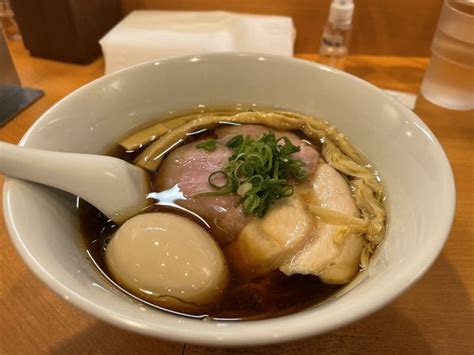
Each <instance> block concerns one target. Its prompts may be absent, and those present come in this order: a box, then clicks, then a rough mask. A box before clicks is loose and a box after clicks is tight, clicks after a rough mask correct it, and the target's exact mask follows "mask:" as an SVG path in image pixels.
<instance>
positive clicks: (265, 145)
mask: <svg viewBox="0 0 474 355" xmlns="http://www.w3.org/2000/svg"><path fill="white" fill-rule="evenodd" d="M207 141H210V140H206V141H203V142H201V143H200V144H198V148H201V147H200V145H202V148H204V149H207V148H205V146H206V147H207V146H208V145H207V144H206V145H205V144H204V143H206V142H207ZM212 141H213V142H212V144H213V146H214V147H215V140H212ZM209 144H211V143H209ZM226 146H227V147H229V148H230V149H232V150H233V154H232V156H231V157H230V158H229V162H228V163H227V164H225V165H224V166H223V167H222V169H221V170H218V171H215V172H213V173H212V174H211V175H210V176H209V179H208V181H209V185H210V186H211V187H213V188H214V189H216V191H207V192H200V193H198V194H195V195H193V197H199V196H222V195H230V194H237V195H238V196H240V199H239V200H238V201H237V202H236V204H235V205H236V206H239V205H242V210H243V212H244V213H245V214H253V215H255V216H257V217H260V218H261V217H263V216H264V215H265V213H267V211H268V210H269V209H270V207H271V206H272V205H273V204H274V203H275V201H276V200H278V199H281V198H284V197H288V196H291V195H292V194H293V192H294V184H295V181H298V182H299V181H303V180H305V179H306V178H307V176H308V172H307V171H306V169H305V168H304V166H305V164H304V162H302V161H301V160H299V159H297V158H294V157H292V156H291V155H292V154H294V153H297V152H299V151H300V148H299V147H298V146H295V145H294V144H293V143H292V142H291V140H290V139H289V138H288V137H281V138H278V139H277V138H276V137H275V134H274V133H273V132H271V131H269V132H268V133H265V134H264V135H263V136H261V137H260V138H259V139H252V138H250V137H244V136H243V135H237V136H234V137H232V138H231V139H230V140H229V141H228V142H227V144H226Z"/></svg>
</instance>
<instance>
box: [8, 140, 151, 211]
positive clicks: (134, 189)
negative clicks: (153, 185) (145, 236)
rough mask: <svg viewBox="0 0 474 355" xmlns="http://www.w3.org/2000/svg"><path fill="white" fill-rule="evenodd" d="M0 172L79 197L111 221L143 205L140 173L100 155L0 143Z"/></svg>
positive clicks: (146, 183) (144, 175) (145, 183)
mask: <svg viewBox="0 0 474 355" xmlns="http://www.w3.org/2000/svg"><path fill="white" fill-rule="evenodd" d="M0 173H3V174H5V175H7V176H11V177H15V178H19V179H23V180H28V181H33V182H37V183H40V184H44V185H48V186H52V187H55V188H57V189H60V190H64V191H67V192H69V193H71V194H73V195H76V196H79V197H81V198H83V199H84V200H86V201H88V202H89V203H91V204H92V205H94V206H95V207H96V208H98V209H99V210H100V211H101V212H102V213H104V214H105V215H106V216H107V217H109V218H111V219H113V220H115V219H117V215H118V214H121V213H125V212H126V211H127V210H128V209H130V208H133V207H136V206H140V205H141V206H143V205H145V201H146V195H147V194H148V192H149V181H148V175H147V173H145V171H144V170H142V169H140V168H138V167H136V166H134V165H132V164H129V163H127V162H125V161H123V160H120V159H118V158H112V157H107V156H103V155H91V154H77V153H62V152H52V151H45V150H38V149H30V148H23V147H19V146H17V145H13V144H9V143H5V142H0Z"/></svg>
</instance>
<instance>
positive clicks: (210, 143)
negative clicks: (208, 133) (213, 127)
mask: <svg viewBox="0 0 474 355" xmlns="http://www.w3.org/2000/svg"><path fill="white" fill-rule="evenodd" d="M196 148H198V149H204V150H207V151H212V150H214V149H216V140H215V139H214V138H209V139H206V140H204V141H202V142H201V143H198V144H197V145H196Z"/></svg>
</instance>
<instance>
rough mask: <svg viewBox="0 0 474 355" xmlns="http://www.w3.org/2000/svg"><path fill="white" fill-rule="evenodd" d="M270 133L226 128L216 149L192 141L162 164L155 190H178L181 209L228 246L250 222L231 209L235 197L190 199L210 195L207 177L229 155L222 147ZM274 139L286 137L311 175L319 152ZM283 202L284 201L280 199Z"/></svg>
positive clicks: (218, 132)
mask: <svg viewBox="0 0 474 355" xmlns="http://www.w3.org/2000/svg"><path fill="white" fill-rule="evenodd" d="M268 131H269V129H268V128H266V127H263V126H258V125H242V126H228V127H222V128H219V129H216V132H215V133H216V135H217V138H218V140H217V143H216V149H215V150H213V151H207V150H204V149H198V148H197V147H196V145H197V144H198V143H199V142H197V141H194V142H192V143H188V144H185V145H183V146H181V147H178V148H176V149H174V150H173V151H171V153H170V154H169V155H168V156H167V157H166V158H165V159H164V160H163V162H162V164H161V166H160V168H159V171H158V173H157V175H156V178H155V186H154V187H155V189H156V190H157V191H163V190H167V189H170V188H173V187H175V186H177V187H178V188H179V189H180V190H181V192H182V194H183V195H184V197H185V199H183V200H179V201H176V203H177V204H179V205H180V206H182V207H184V208H187V209H188V210H190V211H192V212H194V213H196V214H198V215H199V216H201V217H202V218H204V219H205V220H206V222H207V223H209V224H210V225H211V226H212V227H214V235H215V237H216V238H217V239H218V240H217V241H218V242H219V243H221V244H225V243H227V242H230V241H231V240H232V239H233V238H235V237H237V235H238V234H239V233H240V232H241V231H242V229H243V227H244V226H245V225H246V224H247V223H248V222H249V221H251V220H252V219H253V218H252V217H249V216H246V215H244V214H243V212H242V209H241V207H240V206H237V207H234V203H235V202H236V201H237V200H238V198H239V197H238V196H236V195H228V196H205V197H203V196H202V197H192V196H193V195H194V194H196V193H199V192H205V191H213V190H214V189H213V188H212V187H211V186H210V185H209V182H208V179H209V175H210V174H211V173H213V172H215V171H218V170H221V169H222V167H223V166H224V165H225V164H226V163H227V162H228V160H229V157H230V156H231V155H232V150H231V149H229V148H227V147H226V146H225V143H226V142H227V141H228V140H229V139H230V138H232V137H234V136H236V135H239V134H243V135H250V136H252V137H260V136H261V135H263V134H264V133H266V132H268ZM275 134H276V135H277V136H283V135H285V136H288V138H289V139H290V140H291V141H292V143H293V144H295V145H301V151H300V152H298V153H296V154H295V156H297V157H298V158H300V159H302V160H303V161H304V162H305V163H306V167H307V170H308V172H309V173H311V172H312V171H314V168H315V166H316V162H317V159H318V152H317V151H316V150H315V149H314V148H313V147H311V146H309V145H308V144H305V143H303V142H302V141H301V139H299V138H298V137H297V136H295V135H294V134H292V133H285V132H275ZM283 200H285V199H283Z"/></svg>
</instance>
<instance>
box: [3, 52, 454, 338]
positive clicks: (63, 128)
mask: <svg viewBox="0 0 474 355" xmlns="http://www.w3.org/2000/svg"><path fill="white" fill-rule="evenodd" d="M237 104H242V105H251V104H256V105H258V106H264V107H272V106H274V107H278V108H282V109H287V110H292V111H298V112H301V113H305V114H309V115H314V116H317V117H322V118H324V119H326V120H328V121H330V122H331V123H332V124H334V125H335V126H337V127H338V128H339V129H340V130H341V131H342V132H344V133H345V134H346V135H347V136H348V137H349V138H350V140H351V141H352V142H353V143H354V144H355V145H356V146H358V147H359V148H361V149H362V150H363V151H364V152H365V153H366V155H367V156H368V157H369V160H370V161H371V162H372V163H373V164H374V165H375V167H376V168H377V169H378V170H379V171H380V174H381V176H382V178H383V182H384V184H385V186H386V189H387V191H388V210H389V214H388V229H387V234H386V239H385V241H384V242H383V244H382V245H381V246H380V247H379V250H378V253H377V255H376V256H375V257H374V258H373V259H372V262H371V265H370V267H369V269H368V271H367V272H366V273H365V274H364V275H361V276H360V277H358V278H357V280H355V281H354V282H353V283H351V284H350V285H349V287H347V288H346V289H345V291H344V292H342V293H341V294H340V295H338V297H335V298H333V299H332V300H330V301H328V302H326V303H324V304H322V305H319V306H316V307H313V308H310V309H307V310H305V311H302V312H299V313H296V314H292V315H289V316H285V317H281V318H275V319H269V320H262V321H250V322H228V323H227V322H210V321H200V320H193V319H188V318H183V317H180V316H175V315H171V314H167V313H163V312H160V311H157V310H154V309H150V308H147V307H145V306H143V305H141V304H138V303H137V302H135V301H133V300H131V299H130V298H128V297H127V296H125V295H123V294H121V293H120V292H118V291H117V290H115V289H113V288H111V287H110V285H108V284H107V282H105V281H104V279H103V278H102V277H101V276H100V275H99V273H98V272H97V270H96V269H95V268H94V266H93V265H92V264H91V262H90V261H89V260H88V259H87V258H86V254H85V251H84V247H83V245H82V241H81V238H80V236H79V233H78V220H77V216H76V211H75V204H74V198H73V197H72V196H69V195H67V194H65V193H60V192H58V191H55V190H53V189H50V188H46V187H43V186H39V185H35V184H32V183H27V182H23V181H19V180H15V179H7V180H6V182H5V187H4V207H5V218H6V222H7V226H8V229H9V232H10V234H11V238H12V240H13V242H14V244H15V246H16V248H17V249H18V251H19V253H20V254H21V256H22V257H23V259H24V260H25V262H26V263H27V264H28V266H29V267H30V268H31V270H32V271H33V272H34V273H35V274H36V275H37V276H38V277H39V278H40V279H41V280H42V281H43V282H44V283H46V284H47V285H48V286H49V287H50V288H51V289H53V290H54V291H56V292H57V293H58V294H59V295H60V296H62V297H64V298H65V299H66V300H68V301H69V302H71V303H72V304H74V305H75V306H77V307H79V308H81V309H83V310H84V311H86V312H89V313H90V314H93V315H94V316H96V317H98V318H100V319H102V320H104V321H107V322H109V323H112V324H115V325H117V326H119V327H122V328H125V329H129V330H131V331H135V332H139V333H142V334H147V335H151V336H156V337H160V338H165V339H169V340H175V341H180V342H186V343H197V344H206V345H216V346H219V345H221V346H224V345H225V346H243V345H255V344H268V343H275V342H282V341H288V340H291V339H296V338H301V337H307V336H310V335H315V334H320V333H323V332H327V331H330V330H332V329H334V328H336V327H340V326H343V325H346V324H348V323H350V322H353V321H355V320H357V319H360V318H361V317H364V316H366V315H368V314H370V313H372V312H374V311H376V310H377V309H379V308H381V307H382V306H384V305H385V304H387V303H388V302H390V301H392V300H393V299H394V298H395V297H397V296H398V295H399V294H400V293H401V292H403V291H404V290H405V289H407V287H409V286H410V285H412V284H413V283H414V282H415V281H416V280H417V279H418V278H419V277H420V276H421V275H423V273H424V272H425V271H426V270H427V269H428V268H429V266H430V265H431V264H432V263H433V261H434V260H435V258H436V257H437V256H438V254H439V253H440V251H441V249H442V247H443V245H444V243H445V241H446V238H447V236H448V234H449V230H450V226H451V223H452V219H453V214H454V204H455V189H454V182H453V176H452V172H451V168H450V166H449V163H448V160H447V158H446V156H445V154H444V152H443V150H442V148H441V146H440V144H439V143H438V141H437V140H436V138H435V137H434V136H433V134H432V133H431V132H430V130H429V129H428V128H427V127H426V126H425V124H424V123H423V122H422V121H421V120H420V119H419V118H418V117H417V116H416V115H415V114H414V113H413V112H411V111H410V110H408V109H407V108H405V107H404V106H402V105H401V104H399V103H398V102H396V101H395V100H394V99H392V98H390V97H389V96H387V95H386V94H384V93H383V92H382V91H381V90H379V89H377V88H376V87H374V86H372V85H370V84H368V83H366V82H364V81H362V80H360V79H357V78H355V77H353V76H351V75H348V74H346V73H343V72H340V71H337V70H333V69H329V68H327V67H324V66H321V65H318V64H314V63H310V62H307V61H302V60H296V59H288V58H280V57H275V56H267V55H262V56H259V55H254V54H252V55H249V54H211V55H203V56H194V57H181V58H172V59H165V60H160V61H156V62H151V63H147V64H144V65H138V66H135V67H133V68H130V69H125V70H123V71H120V72H117V73H114V74H112V75H109V76H106V77H103V78H101V79H98V80H96V81H94V82H92V83H90V84H88V85H86V86H84V87H83V88H81V89H79V90H77V91H75V92H74V93H72V94H71V95H69V96H67V97H66V98H65V99H63V100H61V101H60V102H59V103H58V104H56V105H55V106H54V107H52V108H51V109H50V110H49V111H48V112H46V113H45V114H44V115H43V116H42V117H41V118H40V119H39V120H38V121H37V122H36V123H35V124H34V125H33V127H31V129H30V130H29V131H28V133H27V134H26V135H25V136H24V138H23V139H22V141H21V145H24V146H28V147H35V148H41V149H49V150H57V151H66V152H83V153H101V152H103V151H104V149H106V148H107V147H109V146H110V145H111V144H113V143H114V142H117V141H118V140H119V139H120V138H121V137H123V136H124V134H125V133H126V132H129V131H131V130H134V129H135V128H137V127H139V126H143V125H146V124H148V123H151V122H153V121H155V120H156V119H158V118H161V119H164V118H167V117H169V116H170V115H174V114H175V113H176V112H180V111H183V110H190V109H193V110H198V109H200V108H201V107H202V106H201V105H205V106H206V107H221V106H225V107H230V106H235V105H237ZM32 173H34V172H32Z"/></svg>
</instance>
